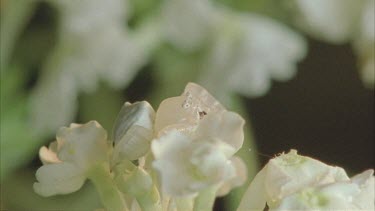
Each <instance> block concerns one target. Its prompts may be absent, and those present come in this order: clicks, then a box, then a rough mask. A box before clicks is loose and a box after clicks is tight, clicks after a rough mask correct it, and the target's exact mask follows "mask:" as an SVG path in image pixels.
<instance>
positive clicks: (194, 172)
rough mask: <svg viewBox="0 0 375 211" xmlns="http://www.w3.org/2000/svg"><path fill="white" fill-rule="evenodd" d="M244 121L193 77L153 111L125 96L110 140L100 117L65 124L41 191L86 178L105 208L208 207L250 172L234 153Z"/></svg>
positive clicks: (59, 190) (72, 186)
mask: <svg viewBox="0 0 375 211" xmlns="http://www.w3.org/2000/svg"><path fill="white" fill-rule="evenodd" d="M244 123H245V121H244V120H243V119H242V118H241V117H240V116H239V115H238V114H236V113H234V112H230V111H227V110H226V109H225V108H224V107H223V106H222V105H221V104H220V103H219V102H217V101H216V100H215V98H214V97H213V96H211V95H210V94H209V93H208V92H207V91H206V90H205V89H203V88H202V87H200V86H199V85H197V84H193V83H189V84H188V85H187V86H186V88H185V91H184V93H183V94H182V95H181V96H178V97H172V98H169V99H166V100H164V101H163V102H162V103H161V104H160V106H159V108H158V110H157V112H156V113H155V111H154V109H153V108H152V107H151V105H150V104H149V103H147V102H145V101H143V102H136V103H133V104H131V103H125V105H124V106H123V108H122V109H121V111H120V113H119V116H118V118H117V120H116V122H115V125H114V129H113V134H112V140H109V139H108V138H107V133H106V131H105V130H104V129H103V128H102V127H101V126H100V125H99V123H97V122H95V121H91V122H89V123H87V124H83V125H79V124H71V125H70V127H69V128H65V127H64V128H61V129H60V130H59V132H58V133H57V136H56V141H55V142H53V143H52V144H50V146H49V148H47V147H42V148H41V149H40V152H39V154H40V158H41V160H42V162H43V164H44V165H43V166H42V167H40V168H39V169H38V171H37V173H36V177H37V180H38V182H36V183H35V184H34V190H35V191H36V192H37V193H38V194H40V195H42V196H52V195H56V194H67V193H71V192H74V191H77V190H78V189H80V188H81V186H82V185H83V184H84V182H85V180H86V179H89V180H91V181H92V182H93V183H94V185H95V186H96V188H97V190H98V192H99V195H100V197H101V199H102V203H103V205H104V207H105V208H106V209H108V210H134V211H135V210H184V211H185V210H186V211H188V210H207V209H212V206H213V202H214V199H215V197H216V195H225V194H226V193H228V192H229V191H230V190H231V189H232V188H233V187H236V186H239V185H242V183H243V182H244V181H245V180H246V173H245V172H246V167H245V165H244V163H243V162H242V160H241V159H240V158H238V157H236V156H234V154H235V153H236V152H237V151H238V150H239V149H240V148H241V146H242V143H243V139H244V134H243V126H244Z"/></svg>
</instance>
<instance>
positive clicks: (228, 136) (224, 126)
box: [196, 111, 245, 151]
mask: <svg viewBox="0 0 375 211" xmlns="http://www.w3.org/2000/svg"><path fill="white" fill-rule="evenodd" d="M244 124H245V120H244V119H243V118H242V117H241V116H240V115H238V114H236V113H234V112H230V111H224V112H218V113H211V114H208V115H206V116H205V117H203V119H202V120H201V122H200V123H199V126H198V128H197V131H196V136H198V137H211V138H218V139H220V140H222V141H224V142H226V143H227V144H229V145H231V146H232V147H234V148H235V149H236V151H238V150H239V149H240V148H241V147H242V144H243V140H244V132H243V126H244Z"/></svg>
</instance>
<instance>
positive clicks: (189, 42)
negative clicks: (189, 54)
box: [162, 0, 216, 50]
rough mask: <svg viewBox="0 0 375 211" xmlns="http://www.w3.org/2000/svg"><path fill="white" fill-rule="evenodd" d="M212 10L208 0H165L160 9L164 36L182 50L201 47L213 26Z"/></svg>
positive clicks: (213, 16)
mask: <svg viewBox="0 0 375 211" xmlns="http://www.w3.org/2000/svg"><path fill="white" fill-rule="evenodd" d="M213 10H214V8H212V6H211V5H210V2H209V0H188V1H187V0H168V1H166V2H165V3H164V7H163V10H162V14H163V21H164V24H163V29H164V30H163V31H164V33H165V36H166V38H167V39H168V40H169V41H170V42H171V43H173V44H174V45H176V46H178V47H179V48H182V49H184V50H196V49H197V48H199V47H202V45H204V42H206V41H207V40H208V39H209V38H210V37H209V36H210V34H211V33H212V32H213V30H214V27H215V19H216V18H215V11H213Z"/></svg>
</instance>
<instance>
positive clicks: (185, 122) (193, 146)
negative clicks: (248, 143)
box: [151, 83, 244, 196]
mask: <svg viewBox="0 0 375 211" xmlns="http://www.w3.org/2000/svg"><path fill="white" fill-rule="evenodd" d="M243 125H244V120H243V119H242V118H241V117H240V116H239V115H238V114H236V113H233V112H229V111H226V110H225V109H224V108H223V106H222V105H220V103H219V102H217V101H216V100H215V99H214V98H213V97H212V96H211V95H210V94H209V93H208V92H207V91H206V90H204V89H203V88H202V87H200V86H198V85H196V84H192V83H189V84H188V85H187V86H186V88H185V91H184V93H183V94H182V95H181V96H179V97H173V98H169V99H166V100H164V101H163V102H162V103H161V104H160V107H159V109H158V110H157V112H156V119H155V130H156V131H155V132H156V133H157V134H158V138H157V139H155V140H153V141H152V144H151V149H152V152H153V154H154V156H155V161H154V163H153V166H154V167H155V168H156V170H157V171H158V172H159V174H160V178H161V187H162V190H163V191H164V192H165V193H167V194H169V195H173V196H189V195H194V194H196V193H198V192H199V191H200V190H202V189H204V188H207V187H209V186H212V185H222V184H223V183H225V182H228V181H229V180H230V179H232V178H234V177H235V176H237V172H243V171H242V170H237V169H236V167H239V168H243V166H241V165H235V164H234V163H232V162H231V160H230V158H231V157H232V156H233V154H234V153H235V152H236V151H238V150H239V148H240V147H241V146H242V143H243V139H244V134H243ZM226 185H230V186H236V185H237V184H233V183H230V182H229V184H226Z"/></svg>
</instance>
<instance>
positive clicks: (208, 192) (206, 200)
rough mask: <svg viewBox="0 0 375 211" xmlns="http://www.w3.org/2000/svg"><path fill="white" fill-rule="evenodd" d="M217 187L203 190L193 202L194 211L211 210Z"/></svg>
mask: <svg viewBox="0 0 375 211" xmlns="http://www.w3.org/2000/svg"><path fill="white" fill-rule="evenodd" d="M217 189H218V187H217V186H213V187H209V188H206V189H204V190H203V191H201V192H200V193H199V195H198V196H197V197H196V198H195V201H194V209H193V210H194V211H208V210H212V208H213V206H214V202H215V198H216V191H217Z"/></svg>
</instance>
